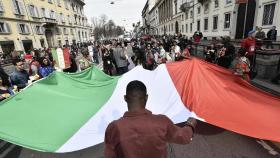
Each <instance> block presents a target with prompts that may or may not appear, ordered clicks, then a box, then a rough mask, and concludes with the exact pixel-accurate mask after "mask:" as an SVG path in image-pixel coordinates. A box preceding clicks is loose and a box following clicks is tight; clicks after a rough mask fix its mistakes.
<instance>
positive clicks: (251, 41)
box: [241, 30, 256, 64]
mask: <svg viewBox="0 0 280 158" xmlns="http://www.w3.org/2000/svg"><path fill="white" fill-rule="evenodd" d="M255 37H256V30H251V31H250V32H249V33H248V37H247V38H245V39H244V40H243V41H242V43H241V48H245V49H246V51H247V52H248V53H247V55H246V57H247V58H248V59H249V60H250V63H251V64H253V59H254V55H255V50H256V38H255Z"/></svg>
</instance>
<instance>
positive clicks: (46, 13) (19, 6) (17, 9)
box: [0, 0, 87, 24]
mask: <svg viewBox="0 0 280 158" xmlns="http://www.w3.org/2000/svg"><path fill="white" fill-rule="evenodd" d="M58 1H59V2H58V4H59V3H60V0H58ZM49 2H50V3H53V2H52V0H49ZM65 2H67V3H68V1H67V0H65ZM12 3H13V7H14V14H16V15H21V16H23V15H25V9H24V5H23V2H22V0H12ZM72 6H73V7H74V8H76V7H75V5H74V4H73V5H72ZM28 10H29V14H30V16H31V17H33V18H41V17H45V18H50V19H58V20H59V21H61V22H62V23H65V17H64V15H63V13H57V15H56V13H55V11H54V10H50V9H45V8H41V16H40V12H39V10H38V8H37V7H36V6H34V5H29V6H28ZM80 10H82V9H80ZM0 12H4V6H3V3H2V0H0ZM73 20H74V19H72V18H71V17H70V15H68V21H69V23H70V24H72V21H73ZM75 23H79V24H85V23H87V21H86V20H84V19H83V18H77V19H75Z"/></svg>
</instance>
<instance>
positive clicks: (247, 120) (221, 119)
mask: <svg viewBox="0 0 280 158" xmlns="http://www.w3.org/2000/svg"><path fill="white" fill-rule="evenodd" d="M166 67H167V70H168V72H169V75H170V77H171V79H172V81H173V83H174V85H175V87H176V89H177V91H178V93H179V95H180V96H181V99H182V101H183V103H184V105H185V106H186V107H187V109H189V110H190V111H193V112H194V113H195V114H196V115H197V116H198V117H199V118H202V119H204V120H205V122H207V123H210V124H213V125H216V126H219V127H222V128H225V129H228V130H231V131H234V132H237V133H240V134H244V135H247V136H251V137H256V138H260V139H267V140H273V141H277V142H280V115H279V114H280V98H278V97H275V96H272V95H270V94H268V93H266V92H263V91H261V90H259V89H257V88H255V87H254V86H252V85H251V84H250V83H248V82H247V81H245V80H243V79H242V78H241V77H238V76H236V75H233V72H231V71H229V70H227V69H224V68H222V67H218V66H216V65H214V64H211V63H207V62H205V61H202V60H199V59H196V58H193V59H192V60H186V61H183V62H176V63H172V64H167V65H166Z"/></svg>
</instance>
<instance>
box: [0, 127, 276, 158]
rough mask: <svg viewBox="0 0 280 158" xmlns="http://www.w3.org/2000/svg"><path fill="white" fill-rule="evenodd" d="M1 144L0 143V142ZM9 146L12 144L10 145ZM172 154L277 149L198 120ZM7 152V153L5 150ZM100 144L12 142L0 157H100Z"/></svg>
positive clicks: (214, 155) (209, 155)
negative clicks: (55, 148) (64, 149)
mask: <svg viewBox="0 0 280 158" xmlns="http://www.w3.org/2000/svg"><path fill="white" fill-rule="evenodd" d="M0 145H1V143H0ZM11 146H12V145H11ZM172 148H173V150H172V152H171V155H172V156H170V157H172V158H174V157H175V158H279V155H277V151H275V150H273V149H270V147H269V146H266V148H267V149H265V148H264V147H263V146H262V145H260V144H259V143H258V142H257V140H256V139H252V138H249V137H245V136H242V135H239V134H236V133H233V132H229V131H226V130H223V129H221V128H217V127H214V126H211V125H208V124H205V123H201V122H200V123H199V124H198V127H197V130H196V134H195V137H194V140H193V142H192V143H191V144H189V145H172ZM6 154H7V153H6ZM102 157H103V145H102V144H101V145H98V146H95V147H91V148H88V149H85V150H81V151H77V152H73V153H66V154H52V153H43V152H37V151H33V150H29V149H25V148H21V147H18V146H15V147H14V148H13V150H12V152H9V154H8V155H5V156H4V155H3V153H2V150H0V158H102Z"/></svg>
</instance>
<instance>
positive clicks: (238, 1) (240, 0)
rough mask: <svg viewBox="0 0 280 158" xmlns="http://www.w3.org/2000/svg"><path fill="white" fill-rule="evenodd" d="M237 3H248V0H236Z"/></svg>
mask: <svg viewBox="0 0 280 158" xmlns="http://www.w3.org/2000/svg"><path fill="white" fill-rule="evenodd" d="M235 3H236V4H241V3H248V0H236V1H235Z"/></svg>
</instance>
